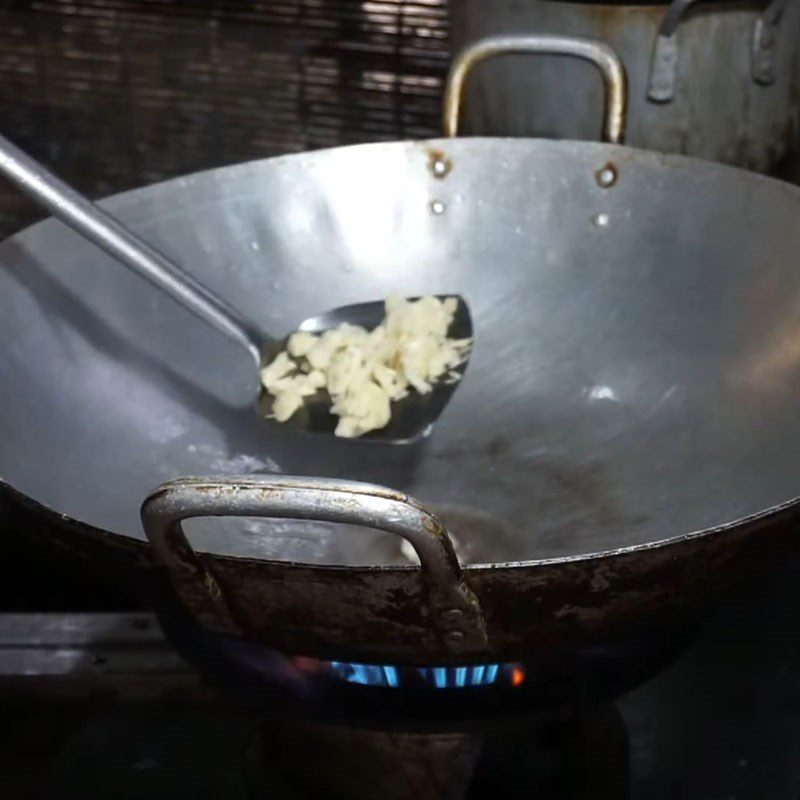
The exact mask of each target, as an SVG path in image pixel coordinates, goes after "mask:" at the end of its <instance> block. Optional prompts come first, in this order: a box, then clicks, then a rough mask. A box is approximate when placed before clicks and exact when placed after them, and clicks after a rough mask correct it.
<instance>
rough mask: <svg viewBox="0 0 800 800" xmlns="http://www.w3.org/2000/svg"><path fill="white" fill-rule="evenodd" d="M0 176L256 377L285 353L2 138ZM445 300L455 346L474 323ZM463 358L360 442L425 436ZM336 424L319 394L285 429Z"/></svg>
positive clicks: (376, 311)
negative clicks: (218, 341)
mask: <svg viewBox="0 0 800 800" xmlns="http://www.w3.org/2000/svg"><path fill="white" fill-rule="evenodd" d="M0 173H2V174H3V175H5V176H6V177H7V178H8V179H9V180H10V181H11V182H12V183H14V184H15V185H16V186H17V187H18V188H19V189H21V190H22V191H23V192H24V193H25V194H27V195H28V196H29V197H31V198H32V199H33V200H35V201H36V202H38V203H39V204H40V205H41V206H43V207H44V208H46V209H47V210H48V211H49V212H51V213H52V214H53V215H54V216H55V217H57V218H58V219H60V220H61V221H62V222H64V223H65V224H67V225H69V227H71V228H72V229H73V230H74V231H75V232H76V233H78V234H80V235H81V236H82V237H83V238H85V239H87V240H88V241H90V242H91V243H92V244H94V245H96V246H97V247H99V248H100V249H102V250H105V252H107V253H108V254H109V255H111V256H112V257H113V258H115V259H116V260H117V261H119V262H120V263H121V264H123V265H124V266H126V267H128V269H131V270H133V271H134V272H136V273H138V274H139V275H141V276H142V277H143V278H145V279H146V280H148V281H149V282H150V283H152V284H153V285H154V286H156V287H158V288H159V289H161V290H162V291H165V292H167V294H169V295H171V296H172V297H173V298H174V299H175V300H177V301H178V302H179V303H181V304H182V305H183V306H185V307H186V308H187V309H189V311H191V312H192V313H193V314H196V315H197V316H198V317H200V319H202V320H204V321H205V322H207V323H208V324H210V325H213V326H214V327H215V328H216V329H217V330H218V331H219V332H220V333H222V334H224V335H225V336H227V337H228V338H229V339H232V340H233V341H235V342H237V343H238V344H240V345H241V346H242V347H244V348H246V349H247V350H248V352H249V353H250V354H251V355H252V357H253V361H254V367H255V368H256V369H257V370H259V369H260V368H261V367H262V366H263V365H265V364H267V363H269V362H270V361H272V359H273V358H274V357H275V356H276V355H277V354H278V352H280V350H281V349H283V347H284V345H285V341H286V337H274V336H270V335H269V334H267V333H265V332H264V331H262V330H260V329H259V327H258V326H257V325H255V324H254V323H253V322H252V321H250V320H248V319H246V318H244V317H243V316H242V315H241V314H240V313H239V312H238V311H237V310H236V309H235V308H233V307H231V306H230V305H229V304H228V303H227V302H226V301H225V300H223V299H222V298H220V297H218V296H217V295H216V294H214V293H213V292H212V291H211V290H209V289H208V288H206V287H205V286H203V284H201V283H200V282H199V281H197V280H196V279H195V278H193V277H192V276H191V275H189V274H188V273H186V272H184V270H182V269H181V268H180V267H178V266H177V265H176V264H175V263H173V262H172V261H171V260H170V259H168V258H167V257H166V256H164V255H163V254H162V253H160V252H159V251H158V250H156V249H155V248H153V247H151V246H150V245H149V244H148V243H147V242H145V241H144V240H143V239H141V238H140V237H139V236H137V235H136V234H135V233H133V232H132V231H130V230H129V229H128V228H126V227H125V226H124V225H123V224H122V223H121V222H119V220H117V219H115V218H114V217H112V216H111V215H110V214H109V213H107V212H106V211H103V209H101V208H100V207H99V206H97V205H95V204H94V203H93V202H92V201H91V200H89V199H88V198H86V197H84V196H83V195H82V194H80V193H79V192H77V191H76V190H75V189H73V188H72V187H71V186H69V185H67V184H66V183H64V181H62V180H61V179H60V178H58V177H56V176H55V175H53V174H52V173H51V172H50V171H49V170H47V169H46V168H45V167H44V166H42V165H41V164H40V163H39V162H38V161H36V160H35V159H33V158H31V156H29V155H28V154H27V153H25V152H24V151H22V150H20V149H19V148H18V147H17V146H16V145H15V144H13V143H12V142H10V141H9V140H8V139H6V138H5V137H3V136H0ZM448 296H455V297H456V298H457V300H458V308H457V310H456V314H455V317H454V320H453V323H452V325H451V330H450V331H449V332H448V333H449V335H450V336H453V337H456V338H459V339H463V338H471V337H472V318H471V315H470V313H469V309H468V307H467V304H466V303H465V301H464V299H463V298H462V297H460V296H456V295H448ZM442 297H444V296H442ZM383 316H384V304H383V301H375V302H370V303H359V304H357V305H350V306H342V307H340V308H336V309H334V310H332V311H329V312H327V313H324V314H320V315H318V316H315V317H309V318H308V319H306V320H305V321H304V322H302V323H301V324H300V325H298V329H300V330H304V331H308V332H311V333H320V332H322V331H324V330H327V329H329V328H333V327H336V326H337V325H339V324H341V323H343V322H349V323H351V324H353V325H362V326H363V327H366V328H374V327H376V326H377V325H379V324H380V322H381V320H382V319H383ZM468 358H469V355H468V354H467V356H466V357H465V360H464V362H463V363H462V364H461V365H460V366H459V367H458V368H457V369H456V370H454V375H453V379H452V380H449V381H447V382H440V383H438V384H437V385H436V386H434V388H433V390H432V391H431V392H429V393H428V394H424V395H423V394H419V393H417V392H410V393H409V395H408V396H407V397H406V398H404V399H403V400H400V401H398V402H396V403H393V406H392V419H391V421H390V423H389V425H388V426H387V427H385V428H383V429H381V430H378V431H373V432H372V433H370V434H368V435H367V436H366V437H364V438H369V439H373V440H380V441H385V442H390V443H395V444H402V443H407V442H412V441H414V440H416V439H418V438H419V437H420V436H423V435H424V434H425V433H427V432H428V431H429V430H430V427H431V425H432V424H433V423H434V422H435V421H436V419H437V418H438V417H439V415H440V414H441V413H442V411H443V410H444V407H445V406H446V405H447V403H448V401H449V400H450V397H451V396H452V394H453V392H454V391H455V389H456V388H457V386H458V384H459V382H460V380H461V377H462V376H463V374H464V370H465V369H466V365H467V360H468ZM253 385H254V386H255V385H257V382H254V384H253ZM256 407H257V409H258V411H259V413H261V414H262V415H264V416H266V415H267V414H269V410H270V407H271V397H270V396H269V395H267V394H266V393H264V392H262V393H261V395H260V396H259V398H258V402H257V404H256ZM336 421H337V418H336V417H335V416H334V415H332V414H331V413H330V398H329V397H328V395H327V393H325V392H320V393H318V394H317V395H315V396H314V397H311V398H308V400H307V402H306V404H305V406H304V408H302V409H301V410H299V411H298V412H296V413H295V414H294V416H293V417H292V418H291V419H290V420H289V423H288V424H292V425H295V426H298V427H300V428H302V429H303V430H307V431H310V432H314V433H327V434H331V435H332V434H333V431H334V428H335V427H336Z"/></svg>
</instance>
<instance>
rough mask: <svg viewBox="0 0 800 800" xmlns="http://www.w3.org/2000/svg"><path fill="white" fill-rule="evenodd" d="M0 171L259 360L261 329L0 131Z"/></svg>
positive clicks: (87, 237)
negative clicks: (257, 328) (0, 133)
mask: <svg viewBox="0 0 800 800" xmlns="http://www.w3.org/2000/svg"><path fill="white" fill-rule="evenodd" d="M0 174H2V175H4V176H5V177H6V178H8V180H10V181H11V182H12V183H13V184H14V185H15V186H17V188H19V189H21V190H22V191H23V192H24V193H25V194H26V195H28V196H29V197H30V198H32V199H33V200H35V201H36V202H37V203H38V204H39V205H40V206H42V207H43V208H45V209H47V210H48V211H49V212H50V213H51V214H53V216H55V217H57V218H58V219H60V220H61V221H62V222H63V223H65V224H66V225H68V226H69V227H70V228H72V229H73V230H74V231H75V232H76V233H78V234H80V235H81V236H82V237H83V238H84V239H87V240H88V241H90V242H91V243H92V244H94V245H96V246H97V247H99V248H100V249H101V250H104V251H105V252H106V253H108V254H109V255H110V256H112V258H115V259H116V260H117V261H119V262H120V263H121V264H123V265H124V266H126V267H128V269H130V270H132V271H133V272H135V273H137V274H138V275H141V276H142V277H143V278H145V280H147V281H149V282H150V283H152V284H153V285H154V286H156V287H158V288H159V289H161V290H162V291H164V292H166V293H167V294H168V295H170V296H171V297H172V298H173V299H175V300H177V301H178V302H179V303H180V304H181V305H182V306H184V307H185V308H187V309H188V310H189V311H191V312H192V313H193V314H196V315H197V316H198V317H200V318H201V319H202V320H203V321H205V322H207V323H208V324H209V325H212V326H213V327H214V328H216V329H217V330H218V331H219V332H220V333H222V334H224V335H225V336H227V337H228V338H229V339H232V340H233V341H235V342H237V343H239V344H240V345H242V346H243V347H246V348H247V349H248V350H249V351H250V353H251V354H252V355H253V357H254V358H255V359H256V362H257V363H258V362H260V360H261V356H260V338H261V337H260V334H259V332H258V331H257V330H255V328H254V327H253V326H252V325H251V324H250V323H249V322H248V321H247V320H245V319H244V318H243V317H241V316H240V315H239V313H238V312H237V311H236V310H235V309H234V308H232V307H231V306H229V305H228V304H227V303H226V302H225V301H224V300H222V299H221V298H220V297H217V295H216V294H214V293H213V292H212V291H211V290H209V289H207V288H206V287H205V286H203V284H201V283H200V282H199V281H197V280H195V279H194V278H193V277H191V276H190V275H188V274H187V273H186V272H184V271H183V270H182V269H181V268H180V267H178V266H177V265H176V264H174V263H173V262H172V261H170V259H168V258H167V257H166V256H165V255H163V254H162V253H160V252H159V251H158V250H156V249H155V248H154V247H151V246H150V245H149V244H148V243H147V242H145V241H144V240H143V239H141V238H139V236H137V235H136V234H135V233H133V231H130V230H128V228H126V227H125V226H124V225H123V224H122V223H121V222H119V220H117V219H115V218H114V217H113V216H111V214H109V213H108V212H107V211H104V210H103V209H102V208H100V206H98V205H96V204H95V203H93V202H92V201H91V200H89V199H88V198H87V197H84V196H83V195H82V194H81V193H80V192H78V191H76V190H75V189H73V188H72V187H71V186H69V185H68V184H67V183H65V182H64V181H62V180H61V178H59V177H57V176H56V175H54V174H53V173H52V172H50V171H49V170H48V169H47V168H45V167H44V166H43V165H42V164H40V163H39V162H38V161H36V160H35V159H34V158H32V157H31V156H29V155H28V154H27V153H26V152H24V151H23V150H21V149H20V148H19V147H17V146H16V145H15V144H14V143H13V142H11V141H9V140H8V139H6V138H5V137H4V136H1V135H0Z"/></svg>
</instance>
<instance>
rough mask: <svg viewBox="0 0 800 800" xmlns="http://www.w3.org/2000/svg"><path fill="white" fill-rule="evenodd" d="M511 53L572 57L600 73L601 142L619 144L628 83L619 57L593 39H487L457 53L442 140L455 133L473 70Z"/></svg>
mask: <svg viewBox="0 0 800 800" xmlns="http://www.w3.org/2000/svg"><path fill="white" fill-rule="evenodd" d="M513 53H538V54H541V55H557V56H572V57H573V58H580V59H583V60H584V61H589V62H591V63H592V64H594V65H595V66H596V67H597V69H598V70H600V74H601V75H602V77H603V85H604V88H605V98H606V99H605V116H604V119H603V139H604V141H606V142H611V143H612V144H621V143H622V141H623V140H624V138H625V119H626V114H627V106H628V79H627V75H626V73H625V66H624V65H623V63H622V60H621V59H620V57H619V56H618V55H617V54H616V52H615V51H614V50H613V49H612V48H611V47H609V46H608V45H607V44H606V43H605V42H601V41H599V40H597V39H589V38H585V37H581V36H553V35H549V34H533V35H527V36H491V37H488V38H485V39H479V40H478V41H476V42H473V43H472V44H470V45H467V47H465V48H464V49H463V50H461V51H460V52H459V53H457V54H456V56H455V57H454V58H453V62H452V64H451V65H450V71H449V73H448V75H447V83H446V85H445V95H444V135H445V136H450V137H452V136H455V135H456V134H457V133H458V119H459V116H460V114H461V101H462V99H463V94H464V84H465V82H466V80H467V76H468V75H469V73H470V72H471V71H472V69H473V67H475V65H476V64H478V63H479V62H481V61H484V60H486V59H487V58H494V57H495V56H504V55H511V54H513Z"/></svg>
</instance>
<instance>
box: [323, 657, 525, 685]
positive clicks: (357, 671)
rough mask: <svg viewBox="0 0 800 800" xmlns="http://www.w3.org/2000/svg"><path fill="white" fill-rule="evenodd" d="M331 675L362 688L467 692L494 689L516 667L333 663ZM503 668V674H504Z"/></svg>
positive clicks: (495, 665)
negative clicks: (423, 688)
mask: <svg viewBox="0 0 800 800" xmlns="http://www.w3.org/2000/svg"><path fill="white" fill-rule="evenodd" d="M329 666H330V670H331V672H332V673H333V674H334V675H335V676H336V677H337V678H339V679H340V680H343V681H346V682H347V683H353V684H357V685H359V686H386V687H389V688H392V689H397V688H399V687H402V686H420V685H423V686H430V687H434V688H436V689H463V688H474V687H476V686H491V685H492V684H494V683H496V682H497V679H498V677H499V676H500V675H501V674H504V673H507V672H508V670H509V669H511V668H513V667H514V666H515V665H512V664H502V665H501V664H478V665H476V666H473V667H413V668H403V667H393V666H390V665H375V664H352V663H349V662H346V661H332V662H330V665H329ZM501 667H502V668H503V670H502V671H501Z"/></svg>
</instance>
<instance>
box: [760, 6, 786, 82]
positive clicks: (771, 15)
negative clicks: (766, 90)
mask: <svg viewBox="0 0 800 800" xmlns="http://www.w3.org/2000/svg"><path fill="white" fill-rule="evenodd" d="M788 6H789V0H772V2H771V3H770V4H769V5H768V6H767V7H766V8H765V9H764V12H763V13H762V14H761V15H760V16H759V17H758V19H757V20H756V23H755V26H754V28H753V67H752V69H753V80H754V81H755V82H756V83H760V84H761V85H762V86H769V85H771V84H773V83H775V80H776V75H775V51H776V50H777V49H778V40H779V32H780V24H781V20H782V19H783V14H784V12H785V11H786V9H787V7H788Z"/></svg>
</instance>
